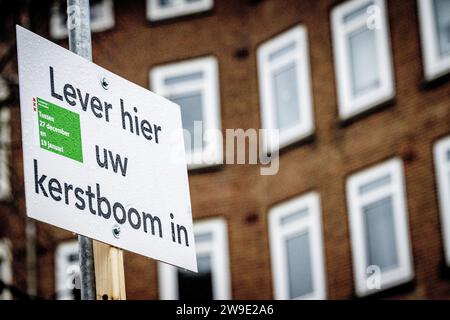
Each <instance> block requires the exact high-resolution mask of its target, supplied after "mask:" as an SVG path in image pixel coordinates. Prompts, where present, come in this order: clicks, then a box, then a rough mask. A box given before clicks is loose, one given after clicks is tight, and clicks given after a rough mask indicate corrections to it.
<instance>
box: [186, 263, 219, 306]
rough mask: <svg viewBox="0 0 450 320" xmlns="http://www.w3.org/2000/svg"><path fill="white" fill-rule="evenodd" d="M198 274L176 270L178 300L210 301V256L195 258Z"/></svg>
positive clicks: (211, 292)
mask: <svg viewBox="0 0 450 320" xmlns="http://www.w3.org/2000/svg"><path fill="white" fill-rule="evenodd" d="M197 265H198V273H197V274H196V273H194V272H190V271H184V270H181V269H179V270H178V298H179V299H180V300H212V299H213V290H212V278H211V256H209V255H207V256H198V257H197Z"/></svg>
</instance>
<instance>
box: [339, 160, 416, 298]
mask: <svg viewBox="0 0 450 320" xmlns="http://www.w3.org/2000/svg"><path fill="white" fill-rule="evenodd" d="M347 201H348V208H349V220H350V232H351V243H352V250H353V269H354V276H355V287H356V294H357V295H358V296H365V295H368V294H370V293H374V292H375V291H376V290H384V289H387V288H390V287H393V286H395V285H398V284H400V283H404V282H407V281H409V280H411V279H412V277H413V267H412V257H411V248H410V242H409V232H408V213H407V208H406V199H405V187H404V181H403V165H402V162H401V160H399V159H393V160H390V161H387V162H384V163H382V164H380V165H377V166H375V167H372V168H370V169H367V170H365V171H363V172H361V173H357V174H354V175H352V176H351V177H350V178H349V179H348V182H347ZM376 270H378V271H376ZM375 277H378V279H376V278H375ZM376 283H378V284H379V286H374V285H373V284H376Z"/></svg>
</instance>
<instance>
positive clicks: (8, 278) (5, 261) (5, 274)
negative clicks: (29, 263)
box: [0, 239, 12, 300]
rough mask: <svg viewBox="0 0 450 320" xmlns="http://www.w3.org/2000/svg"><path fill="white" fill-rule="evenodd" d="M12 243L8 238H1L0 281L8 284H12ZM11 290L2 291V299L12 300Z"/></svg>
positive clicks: (0, 298) (0, 293) (0, 296)
mask: <svg viewBox="0 0 450 320" xmlns="http://www.w3.org/2000/svg"><path fill="white" fill-rule="evenodd" d="M10 248H11V245H10V242H9V241H8V240H6V239H3V240H0V281H2V282H3V283H5V284H7V285H11V284H12V255H11V250H10ZM10 299H12V297H11V292H9V290H6V289H5V290H3V291H2V292H0V300H10Z"/></svg>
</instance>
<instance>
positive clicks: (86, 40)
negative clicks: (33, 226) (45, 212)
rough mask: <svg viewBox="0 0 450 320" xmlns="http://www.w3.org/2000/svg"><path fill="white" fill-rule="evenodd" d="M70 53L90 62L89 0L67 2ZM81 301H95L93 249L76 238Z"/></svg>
mask: <svg viewBox="0 0 450 320" xmlns="http://www.w3.org/2000/svg"><path fill="white" fill-rule="evenodd" d="M67 29H68V33H69V49H70V51H72V52H74V53H76V54H78V55H80V56H82V57H83V58H85V59H88V60H92V44H91V25H90V10H89V0H67ZM78 248H79V259H80V277H81V281H80V289H81V299H82V300H95V297H96V293H95V291H96V290H95V274H94V249H93V244H92V239H89V238H87V237H84V236H82V235H79V236H78Z"/></svg>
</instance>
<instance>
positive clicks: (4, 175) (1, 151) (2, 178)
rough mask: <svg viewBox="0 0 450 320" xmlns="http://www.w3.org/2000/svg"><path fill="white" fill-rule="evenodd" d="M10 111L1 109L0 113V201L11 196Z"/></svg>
mask: <svg viewBox="0 0 450 320" xmlns="http://www.w3.org/2000/svg"><path fill="white" fill-rule="evenodd" d="M10 118H11V110H10V109H9V108H2V110H1V111H0V200H6V199H8V198H9V197H10V196H11V181H10V168H9V166H10V163H9V156H10V149H11V125H10Z"/></svg>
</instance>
